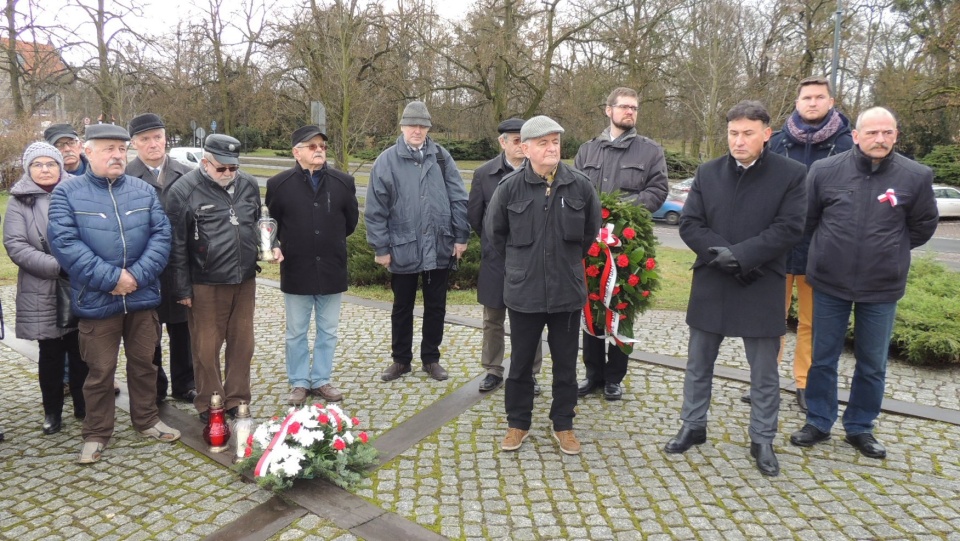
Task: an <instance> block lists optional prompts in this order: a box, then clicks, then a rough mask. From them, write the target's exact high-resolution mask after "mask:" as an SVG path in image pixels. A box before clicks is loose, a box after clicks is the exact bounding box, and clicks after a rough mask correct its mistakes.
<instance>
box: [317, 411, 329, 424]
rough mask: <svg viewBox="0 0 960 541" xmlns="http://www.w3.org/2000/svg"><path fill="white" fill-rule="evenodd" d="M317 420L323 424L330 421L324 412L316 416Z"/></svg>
mask: <svg viewBox="0 0 960 541" xmlns="http://www.w3.org/2000/svg"><path fill="white" fill-rule="evenodd" d="M317 421H320V424H322V425H325V424H327V423H329V422H330V418H329V417H327V414H326V413H321V414H320V415H318V416H317Z"/></svg>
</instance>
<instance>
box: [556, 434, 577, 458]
mask: <svg viewBox="0 0 960 541" xmlns="http://www.w3.org/2000/svg"><path fill="white" fill-rule="evenodd" d="M553 439H555V440H557V443H559V444H560V450H561V451H562V452H564V453H566V454H568V455H579V454H580V442H579V441H578V440H577V437H576V436H575V435H574V434H573V430H561V431H560V432H554V433H553Z"/></svg>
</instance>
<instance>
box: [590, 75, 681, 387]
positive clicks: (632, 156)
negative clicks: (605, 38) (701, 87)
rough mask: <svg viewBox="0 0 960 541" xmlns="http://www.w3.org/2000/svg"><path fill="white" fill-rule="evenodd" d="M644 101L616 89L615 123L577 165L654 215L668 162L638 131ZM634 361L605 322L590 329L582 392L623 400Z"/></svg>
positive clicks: (610, 106) (611, 103)
mask: <svg viewBox="0 0 960 541" xmlns="http://www.w3.org/2000/svg"><path fill="white" fill-rule="evenodd" d="M639 103H640V102H639V96H638V95H637V91H636V90H633V89H632V88H624V87H621V88H615V89H613V91H612V92H610V95H609V96H607V105H606V107H605V113H606V115H607V118H609V119H610V125H609V126H607V128H606V129H605V130H603V132H602V133H601V134H600V135H599V136H598V137H595V138H593V139H591V140H590V141H587V142H586V143H584V144H583V145H581V146H580V150H579V151H577V157H576V158H574V160H573V166H574V167H576V168H577V169H579V170H580V171H582V172H583V173H584V174H585V175H587V176H588V177H590V182H591V183H593V186H594V189H596V190H599V191H600V192H602V193H616V194H618V195H619V196H620V198H621V199H623V200H625V201H629V202H631V203H632V204H634V205H636V206H640V207H643V208H645V209H647V210H649V211H650V212H651V213H653V212H656V211H657V209H659V208H660V205H662V204H663V201H664V199H666V197H667V189H668V186H667V162H666V159H665V158H664V156H663V148H661V147H660V145H658V144H656V143H655V142H653V141H651V140H650V139H647V138H646V137H644V136H642V135H640V134H638V133H637V128H636V125H637V108H638V107H639ZM628 359H629V357H628V356H627V354H626V353H624V352H623V351H622V350H621V349H620V347H619V346H618V345H617V344H616V343H613V342H609V343H608V342H607V341H606V339H605V338H604V329H603V327H602V324H601V326H600V327H599V328H596V327H595V328H593V329H589V330H585V331H584V333H583V364H584V366H585V368H586V370H587V378H586V379H585V380H584V381H582V382H581V383H580V386H579V388H578V389H577V393H578V394H579V395H580V396H586V395H588V394H590V393H592V392H594V391H595V390H597V389H601V390H603V396H604V398H606V399H607V400H620V398H621V397H622V396H623V385H622V382H623V378H624V376H626V375H627V361H628Z"/></svg>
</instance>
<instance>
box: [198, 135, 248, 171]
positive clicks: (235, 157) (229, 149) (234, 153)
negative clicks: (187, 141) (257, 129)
mask: <svg viewBox="0 0 960 541" xmlns="http://www.w3.org/2000/svg"><path fill="white" fill-rule="evenodd" d="M240 146H241V144H240V141H238V140H236V139H234V138H233V137H230V136H229V135H224V134H222V133H214V134H212V135H208V136H207V138H206V140H204V142H203V150H206V151H207V152H209V153H210V154H213V155H214V156H215V157H216V158H217V161H218V162H220V163H222V164H223V165H239V164H240Z"/></svg>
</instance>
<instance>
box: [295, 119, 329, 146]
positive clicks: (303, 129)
mask: <svg viewBox="0 0 960 541" xmlns="http://www.w3.org/2000/svg"><path fill="white" fill-rule="evenodd" d="M318 135H319V136H320V137H323V140H324V141H327V134H325V133H323V131H322V130H321V129H320V126H314V125H312V124H311V125H307V126H300V127H299V128H297V129H296V131H294V132H293V136H291V137H290V146H292V147H295V146H297V145H299V144H300V143H304V142H306V141H309V140H311V139H313V138H314V137H316V136H318Z"/></svg>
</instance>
